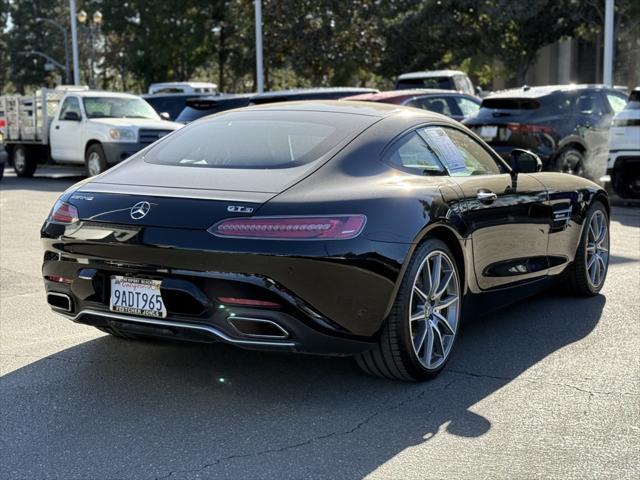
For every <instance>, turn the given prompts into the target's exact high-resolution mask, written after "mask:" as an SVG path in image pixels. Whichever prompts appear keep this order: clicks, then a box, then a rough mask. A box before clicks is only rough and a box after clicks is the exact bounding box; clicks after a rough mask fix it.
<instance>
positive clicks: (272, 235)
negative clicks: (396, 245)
mask: <svg viewBox="0 0 640 480" xmlns="http://www.w3.org/2000/svg"><path fill="white" fill-rule="evenodd" d="M366 221H367V217H365V216H364V215H328V216H323V217H250V218H233V219H229V220H223V221H222V222H219V223H217V224H215V225H214V226H213V227H211V228H210V229H209V232H210V233H212V234H214V235H218V236H220V237H236V238H256V239H272V240H347V239H350V238H354V237H357V236H358V235H359V234H360V232H361V231H362V229H363V228H364V224H365V223H366Z"/></svg>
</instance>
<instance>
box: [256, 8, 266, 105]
mask: <svg viewBox="0 0 640 480" xmlns="http://www.w3.org/2000/svg"><path fill="white" fill-rule="evenodd" d="M254 3H255V7H256V84H257V85H256V87H257V90H258V93H262V92H264V72H263V68H262V0H255V1H254Z"/></svg>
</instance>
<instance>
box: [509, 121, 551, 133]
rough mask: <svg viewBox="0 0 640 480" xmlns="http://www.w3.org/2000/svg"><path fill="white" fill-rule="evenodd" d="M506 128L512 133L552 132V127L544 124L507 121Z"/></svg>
mask: <svg viewBox="0 0 640 480" xmlns="http://www.w3.org/2000/svg"><path fill="white" fill-rule="evenodd" d="M507 128H508V129H509V130H511V131H512V132H513V133H519V134H527V133H552V132H553V128H551V127H548V126H546V125H526V124H523V123H507Z"/></svg>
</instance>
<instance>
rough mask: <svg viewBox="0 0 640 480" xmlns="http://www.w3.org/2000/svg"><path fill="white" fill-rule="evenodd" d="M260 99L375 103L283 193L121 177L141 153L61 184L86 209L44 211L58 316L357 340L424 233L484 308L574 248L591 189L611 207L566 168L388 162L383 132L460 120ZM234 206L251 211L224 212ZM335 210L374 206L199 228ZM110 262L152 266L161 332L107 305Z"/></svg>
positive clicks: (296, 345) (227, 334)
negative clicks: (299, 220) (467, 169)
mask: <svg viewBox="0 0 640 480" xmlns="http://www.w3.org/2000/svg"><path fill="white" fill-rule="evenodd" d="M253 108H256V107H253ZM258 108H262V109H265V108H272V109H278V110H288V111H290V112H291V115H293V116H295V114H296V111H298V110H314V109H315V110H318V109H320V110H323V109H324V110H326V111H333V112H335V111H342V112H344V113H345V114H362V113H365V114H368V115H372V109H373V111H374V112H377V116H374V115H372V117H371V124H370V126H369V127H368V128H366V129H365V130H364V131H363V132H362V133H360V135H358V136H357V137H356V138H355V139H353V140H352V141H351V142H350V143H348V144H347V145H343V146H341V148H340V149H339V151H337V152H333V154H332V155H331V156H330V158H327V159H325V160H323V162H320V164H319V165H317V168H315V170H314V171H313V172H311V173H309V174H308V175H307V176H306V177H305V178H303V179H297V180H296V182H295V183H293V184H292V185H289V184H283V185H281V186H280V187H279V190H280V191H278V192H270V193H268V194H265V193H259V192H257V193H256V192H237V191H236V192H233V191H223V190H205V189H204V188H202V187H201V186H200V187H198V188H195V189H191V188H176V187H164V186H162V185H161V182H159V181H158V179H157V178H156V179H154V180H153V183H155V184H156V186H152V185H143V186H136V187H134V186H132V185H122V184H120V181H121V180H122V175H124V174H125V171H127V172H130V173H139V172H136V168H140V169H142V168H149V164H147V163H145V162H144V159H143V154H140V155H136V156H134V157H133V158H132V159H130V160H128V161H126V162H125V163H123V164H120V165H119V166H117V167H115V168H114V169H112V170H110V171H109V172H107V173H105V174H103V175H102V176H99V177H97V178H96V179H93V180H86V181H84V182H82V183H81V184H80V185H78V186H76V187H74V188H72V189H70V190H68V191H67V192H66V193H65V194H64V195H63V196H62V200H65V201H68V202H69V203H72V204H73V205H75V206H76V207H77V208H78V209H79V212H80V218H81V220H80V221H79V222H78V223H76V224H73V225H69V226H64V225H58V224H55V223H52V222H50V221H46V222H45V224H44V225H43V227H42V232H41V235H42V239H43V244H44V248H45V256H44V263H43V275H44V276H45V277H48V276H51V275H57V276H62V277H67V278H72V279H73V283H72V284H71V285H65V284H61V283H57V282H53V281H50V280H47V279H45V286H46V290H47V291H48V292H62V293H67V294H69V295H71V298H72V300H73V310H72V312H60V311H59V310H58V311H59V313H66V315H67V316H68V317H70V318H72V319H74V320H75V321H78V322H81V323H88V324H92V325H112V326H113V325H116V326H118V327H119V328H124V329H129V330H132V331H140V329H142V333H152V334H155V335H160V336H167V337H173V338H182V339H187V340H200V341H212V340H213V338H212V337H211V335H209V333H210V332H205V334H203V336H199V335H198V334H197V330H195V329H194V328H188V329H183V328H181V327H180V325H185V324H186V325H189V326H192V327H194V326H195V327H197V328H202V329H206V328H214V329H215V330H216V331H217V332H221V333H222V334H221V335H217V336H218V337H219V338H222V339H223V341H229V342H230V343H235V344H237V345H238V346H242V347H246V348H260V349H265V348H266V349H272V348H275V349H288V350H294V351H303V352H311V353H326V354H348V353H355V352H361V351H364V350H366V349H367V348H369V346H370V345H371V343H370V342H372V341H374V340H375V338H376V335H377V333H378V332H379V330H380V328H381V326H382V324H383V322H384V320H385V318H386V317H387V315H388V314H389V311H390V309H391V306H392V304H393V301H394V298H395V295H396V293H397V290H398V288H399V285H400V282H401V280H402V277H403V274H404V271H405V269H406V268H407V265H408V263H409V261H410V258H411V255H412V252H413V251H414V249H415V248H416V246H417V245H418V244H419V243H420V242H421V241H422V240H423V239H424V238H426V237H427V236H436V237H438V238H441V239H442V240H443V241H445V242H446V243H447V244H448V245H449V246H450V248H451V249H452V251H453V253H454V255H455V257H456V261H457V262H458V264H459V267H460V269H461V274H462V285H463V290H464V293H465V294H466V299H465V302H466V303H465V307H464V308H465V311H466V314H473V313H474V311H476V310H477V309H478V308H483V309H484V308H487V304H486V303H483V302H486V300H487V299H491V301H490V302H489V303H490V304H492V305H493V306H496V305H497V304H498V303H508V302H511V301H513V300H515V299H516V298H518V297H520V296H524V295H527V294H530V293H532V292H534V291H537V290H538V289H540V288H541V287H542V286H543V285H544V284H546V283H547V282H548V281H550V280H554V279H557V278H560V277H559V275H561V274H562V272H563V271H564V270H565V268H566V267H567V266H568V265H570V263H571V262H572V261H573V257H574V254H575V251H576V246H577V243H578V239H579V238H580V235H581V231H582V226H583V223H584V219H585V214H586V212H587V210H588V208H589V206H590V205H591V204H592V203H593V201H594V200H595V199H596V198H599V199H601V201H603V202H604V203H605V204H607V205H608V203H607V197H606V193H605V192H604V191H603V190H602V189H601V188H599V187H598V186H597V185H595V184H593V183H591V182H589V181H588V180H585V179H581V178H575V177H571V176H568V175H561V174H546V173H538V174H523V173H520V174H515V173H513V172H511V171H510V169H509V167H508V166H507V165H506V164H504V163H502V167H503V169H504V171H505V173H502V174H499V175H484V176H475V177H474V176H471V177H464V178H463V177H456V178H454V177H447V176H435V177H428V176H418V175H415V174H409V173H405V172H402V171H399V170H396V169H394V168H392V167H390V166H388V165H386V164H385V163H383V162H382V161H381V158H382V155H383V152H384V151H385V148H387V147H388V145H390V144H392V143H393V141H394V140H395V139H396V138H399V137H400V136H401V135H403V134H405V133H406V132H408V131H411V130H412V129H415V128H417V127H418V126H423V125H426V124H436V125H446V126H449V127H451V128H458V129H461V130H463V131H466V130H465V129H464V127H461V126H460V125H459V124H457V123H456V122H453V121H451V120H448V119H447V118H446V117H443V116H440V115H435V114H430V113H428V112H420V111H417V110H414V109H410V110H409V109H402V108H395V107H393V106H390V105H384V106H382V105H378V106H375V107H373V106H372V104H371V103H366V104H365V103H355V102H340V104H338V103H335V102H330V103H317V102H310V103H299V104H287V105H284V104H280V105H276V106H272V107H258ZM186 128H189V127H186ZM470 135H472V136H473V134H471V133H470ZM477 140H478V141H479V142H480V143H482V141H481V140H479V139H477ZM163 141H169V139H168V138H167V139H162V140H160V142H163ZM493 155H494V158H495V159H496V161H497V162H502V161H501V160H500V159H499V157H498V156H496V155H495V154H493ZM158 168H168V167H164V166H163V167H158ZM187 170H188V169H187ZM194 170H196V171H200V170H199V169H194ZM211 170H215V169H211ZM166 171H167V174H166V178H165V182H164V183H165V185H170V184H171V183H172V182H173V179H172V178H171V176H172V175H175V172H170V169H168V170H166ZM185 173H186V172H185ZM129 178H136V176H135V175H134V176H133V177H131V176H130V177H129ZM478 188H483V189H489V190H492V191H494V192H495V193H497V194H498V200H497V201H495V202H493V203H492V204H485V203H482V202H479V201H477V200H476V199H475V198H474V193H475V192H476V191H477V189H478ZM141 200H144V201H148V202H150V203H152V204H153V206H152V213H153V214H155V217H154V216H151V215H150V216H149V218H148V219H147V221H146V222H144V223H141V224H136V222H135V221H133V220H132V219H131V218H129V217H128V215H127V213H128V211H129V209H130V208H131V206H133V205H134V204H135V203H137V202H138V201H141ZM235 204H241V205H244V206H250V207H252V208H254V209H255V211H254V212H253V213H241V212H240V213H238V212H234V213H231V212H228V211H227V210H226V207H227V206H228V205H235ZM341 213H342V214H346V213H348V214H353V213H359V214H364V215H366V216H367V224H366V227H365V230H364V231H363V233H362V234H361V235H360V236H358V237H356V238H354V239H351V240H339V241H335V240H334V241H331V240H324V241H308V242H305V241H273V240H251V239H232V238H218V237H214V236H213V235H211V234H210V233H208V232H207V231H206V229H207V227H209V226H210V225H212V224H213V223H215V222H216V221H218V220H220V219H221V218H229V217H236V216H242V215H254V216H272V215H292V214H294V215H314V214H323V215H324V214H341ZM114 274H126V275H134V276H143V277H150V278H157V279H161V280H162V282H163V283H162V293H163V296H164V295H167V298H168V299H169V300H168V301H167V308H168V309H169V314H170V315H169V319H170V320H171V322H173V323H172V324H171V325H165V327H164V328H160V329H159V328H157V325H156V328H153V327H149V326H148V325H147V326H145V324H144V322H143V321H142V320H141V319H139V318H138V319H136V318H120V317H119V316H118V315H113V314H111V313H109V312H108V289H109V286H108V285H109V283H108V279H109V276H110V275H114ZM220 296H241V297H245V298H257V299H260V300H265V301H275V302H277V303H279V304H280V305H281V306H282V307H281V308H280V309H264V308H249V307H235V306H229V305H222V304H221V303H220V302H219V301H217V300H216V298H217V297H220ZM171 298H173V300H171ZM479 305H482V307H478V306H479ZM80 312H84V313H80ZM92 312H94V313H92ZM95 312H98V313H97V314H96V313H95ZM231 314H234V315H236V316H250V317H258V318H265V319H270V320H273V321H275V322H277V323H279V324H281V325H283V326H284V327H285V328H286V329H287V330H288V331H289V332H290V337H289V338H287V339H285V340H277V341H276V340H272V341H268V342H267V341H263V342H260V341H248V340H247V339H243V338H241V337H238V334H237V332H236V331H234V330H233V328H232V327H231V325H230V324H229V322H228V317H229V315H231ZM146 321H147V320H145V322H146ZM149 328H152V329H151V330H149ZM136 329H137V330H136ZM194 332H196V333H194Z"/></svg>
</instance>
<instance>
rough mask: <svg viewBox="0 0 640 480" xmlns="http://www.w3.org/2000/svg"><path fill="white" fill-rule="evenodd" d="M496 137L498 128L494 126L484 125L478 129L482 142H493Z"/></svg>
mask: <svg viewBox="0 0 640 480" xmlns="http://www.w3.org/2000/svg"><path fill="white" fill-rule="evenodd" d="M497 135H498V127H497V126H495V125H485V126H483V127H480V136H481V137H482V138H483V139H484V140H493V139H494V138H496V136H497Z"/></svg>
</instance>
